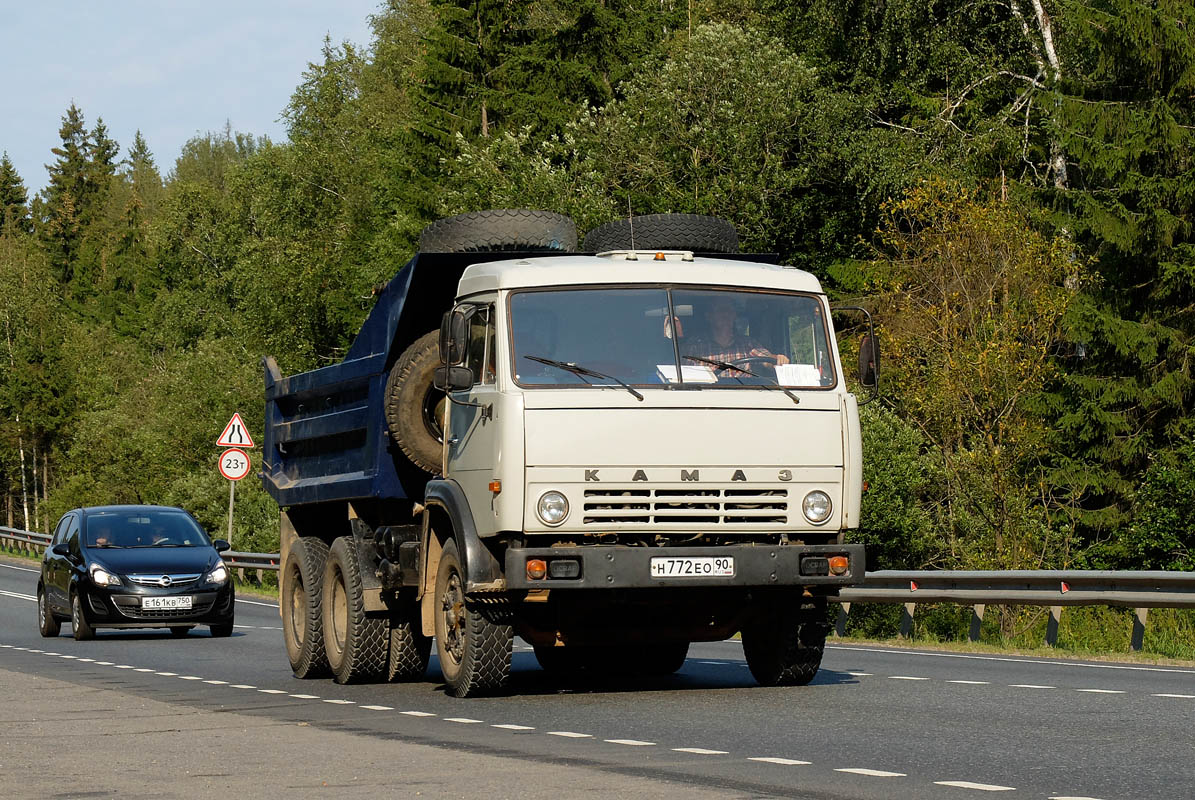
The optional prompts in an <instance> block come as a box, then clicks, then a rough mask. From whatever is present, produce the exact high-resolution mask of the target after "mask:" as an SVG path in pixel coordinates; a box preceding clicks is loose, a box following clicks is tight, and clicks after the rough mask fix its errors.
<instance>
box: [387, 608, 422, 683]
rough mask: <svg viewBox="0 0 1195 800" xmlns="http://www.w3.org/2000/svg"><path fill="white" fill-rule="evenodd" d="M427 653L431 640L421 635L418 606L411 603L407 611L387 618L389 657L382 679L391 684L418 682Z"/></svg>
mask: <svg viewBox="0 0 1195 800" xmlns="http://www.w3.org/2000/svg"><path fill="white" fill-rule="evenodd" d="M431 650H432V640H431V637H430V636H424V635H423V625H422V622H421V620H420V619H419V604H418V603H415V602H413V601H412V602H411V603H410V605H409V607H405V608H404V609H403V610H402V611H400V612H398V613H396V614H394V615H393V616H391V617H390V657H389V659H388V662H387V664H388V665H387V669H386V679H387V680H389V681H390V682H391V683H405V682H410V681H417V680H420V679H421V678H423V675H424V673H426V672H427V662H428V661H429V660H430V658H431Z"/></svg>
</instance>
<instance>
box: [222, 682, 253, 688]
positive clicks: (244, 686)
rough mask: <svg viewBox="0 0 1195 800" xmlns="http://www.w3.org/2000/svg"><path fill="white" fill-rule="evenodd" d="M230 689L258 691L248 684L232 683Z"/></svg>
mask: <svg viewBox="0 0 1195 800" xmlns="http://www.w3.org/2000/svg"><path fill="white" fill-rule="evenodd" d="M228 688H230V689H256V688H257V687H256V686H250V685H249V684H247V683H230V684H229V685H228Z"/></svg>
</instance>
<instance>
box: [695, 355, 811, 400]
mask: <svg viewBox="0 0 1195 800" xmlns="http://www.w3.org/2000/svg"><path fill="white" fill-rule="evenodd" d="M681 358H687V359H689V360H690V361H700V362H701V363H702V364H709V365H710V366H711V367H717V368H718V369H721V370H734V371H736V372H743V373H746V374H747V375H750V376H751V377H752V378H763V379H764V380H765V381H766V380H768V376H767V375H760V374H758V373H755V372H752V371H751V370H749V369H747V368H746V367H743V366H740V365H738V364H731V363H730V362H729V361H717V360H716V359H713V358H702V357H701V356H681ZM731 377H733V378H734V379H735V380H737V381H738V382H739V383H742V382H743V381H742V379H741V378H739V377H738V376H737V375H733V376H731ZM771 380H772V383H771V384H764V385H763V386H760V388H761V389H779V390H780V391H782V392H784V393H785V394H786V395H788V397H789V399H790V400H792V401H793V402H794V403H796V404H797V405H800V404H801V398H799V397H797V396H796V395H795V394H793V393H792V392H790V391H789V390H788V387H786V386H781V385H780V381H778V380H776V379H775V378H772V379H771Z"/></svg>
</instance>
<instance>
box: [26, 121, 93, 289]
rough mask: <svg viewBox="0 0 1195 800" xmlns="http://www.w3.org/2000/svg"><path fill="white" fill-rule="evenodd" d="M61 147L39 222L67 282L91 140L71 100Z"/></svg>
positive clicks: (56, 271) (76, 241)
mask: <svg viewBox="0 0 1195 800" xmlns="http://www.w3.org/2000/svg"><path fill="white" fill-rule="evenodd" d="M58 136H59V138H60V139H61V141H62V144H61V146H59V147H55V148H53V149H51V150H50V152H51V153H53V154H54V155H55V156H56V157H57V160H55V161H54V163H53V164H47V165H46V169H47V170H48V171H49V173H50V183H49V185H48V186H47V187H46V188H45V190H44V193H43V194H44V200H43V202H41V203H39V204H38V208H37V210H38V212H39V213H38V214H37V217H38V219H37V223H38V230H39V233H40V234H41V238H42V240H43V242H44V244H45V247H46V252H47V253H48V254H49V257H50V264H51V267H52V268H53V270H54V274H55V275H56V276H57V277H58V278H59V280H62V281H64V282H66V281H69V280H70V278H71V276H72V274H73V264H72V260H73V257H74V255H75V251H76V250H77V248H78V244H79V240H80V237H81V235H82V224H81V222H80V215H81V209H82V208H83V206H84V203H85V202H86V198H87V194H88V191H87V179H88V173H89V166H88V160H89V158H90V152H89V151H90V142H89V140H88V136H87V128H86V126H85V125H84V122H83V112H82V111H80V110H79V108H78V107H77V106H76V105H75V104H74V103H71V105H70V108H68V109H67V111H66V114H65V115H64V116H63V118H62V126H61V127H60V128H59V129H58Z"/></svg>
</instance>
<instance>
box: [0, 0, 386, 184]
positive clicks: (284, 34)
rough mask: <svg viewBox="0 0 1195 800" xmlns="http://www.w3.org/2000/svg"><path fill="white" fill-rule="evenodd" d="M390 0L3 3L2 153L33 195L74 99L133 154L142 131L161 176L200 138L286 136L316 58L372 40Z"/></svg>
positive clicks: (1, 0) (89, 121)
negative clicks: (288, 117)
mask: <svg viewBox="0 0 1195 800" xmlns="http://www.w3.org/2000/svg"><path fill="white" fill-rule="evenodd" d="M381 4H382V0H240V2H229V0H204V2H195V1H194V0H185V1H184V0H158V1H157V2H150V1H149V0H108V1H107V2H86V1H85V0H57V1H56V2H55V1H54V0H43V2H29V0H0V54H2V55H3V62H2V63H3V65H4V72H3V75H4V77H3V79H2V80H0V152H7V153H8V157H9V158H10V159H11V160H12V162H13V165H14V166H15V167H16V169H17V172H19V173H20V175H21V178H22V180H23V181H24V182H25V188H26V189H28V190H29V195H30V198H32V196H33V195H34V194H35V193H36V192H38V191H40V190H41V189H42V188H43V187H44V186H45V185H46V183H47V182H48V181H49V176H48V175H47V173H46V169H45V165H46V164H47V163H50V162H52V161H53V160H54V155H53V154H52V153H51V152H50V148H52V147H57V146H58V145H59V143H60V139H59V137H58V129H59V128H60V127H61V125H62V117H63V115H64V114H65V113H66V110H67V108H68V107H69V106H70V104H71V102H72V101H73V102H74V103H75V105H76V106H78V107H79V109H80V110H81V111H82V112H83V116H84V120H85V123H86V125H87V129H88V130H91V129H92V128H93V127H94V126H95V122H96V119H97V118H103V120H104V124H105V125H106V126H107V127H108V132H109V136H111V137H112V138H113V139H115V140H116V141H117V142H118V143H119V144H120V147H121V154H120V157H121V158H122V159H123V158H124V157H125V156H126V155H127V154H128V148H129V146H130V145H132V143H133V135H134V133H135V132H136V131H137V130H140V131H141V135H142V136H143V137H145V141H146V143H147V144H148V145H149V149H150V151H151V152H152V153H153V155H154V161H155V162H156V163H157V165H158V169H159V170H161V172H162V174H163V175H166V174H167V173H169V171H170V170H171V168H173V166H174V162H175V159H177V158H178V155H179V153H180V152H181V151H182V146H183V145H184V144H185V143H186V142H187V141H188V140H189V139H191V137H193V136H195V135H197V134H198V135H202V134H205V133H207V132H209V131H222V130H223V129H224V126H225V123H226V122H227V123H229V124H231V125H232V128H233V130H234V131H239V132H242V133H251V134H254V135H266V136H269V137H270V139H272V140H273V141H275V142H283V141H286V128H285V125H284V124H283V122H282V119H281V114H282V111H283V109H284V108H285V107H286V104H287V103H288V102H289V100H290V96H291V94H292V93H293V92H294V90H295V87H297V86H298V85H299V83H300V82H301V81H302V78H303V72H304V70H305V69H306V68H307V65H308V64H309V63H310V62H319V61H321V60H322V48H323V41H324V37H325V35H327V36H330V37H331V39H332V42H333V43H334V44H339V43H340V42H343V41H346V40H347V41H349V42H352V43H353V44H355V45H358V46H361V47H367V46H368V45H369V44H370V40H371V34H370V28H369V20H368V17H369V15H371V14H373V13H375V12H376V11H377V10H378V8H379V7H380V6H381Z"/></svg>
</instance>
